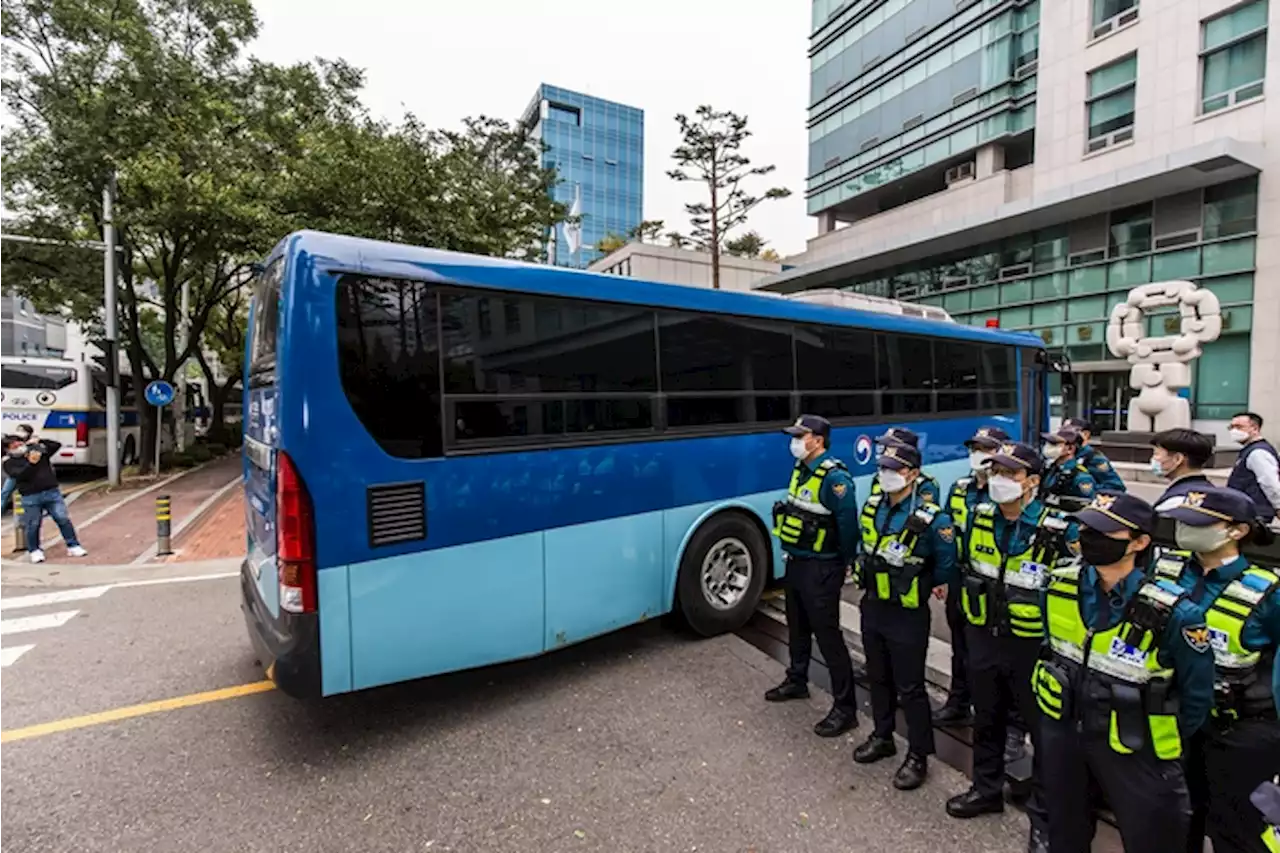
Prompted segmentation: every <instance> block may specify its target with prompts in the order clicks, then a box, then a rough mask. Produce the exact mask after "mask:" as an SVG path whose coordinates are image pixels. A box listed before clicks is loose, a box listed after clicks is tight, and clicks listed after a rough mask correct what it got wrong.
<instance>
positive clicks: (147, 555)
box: [129, 473, 244, 566]
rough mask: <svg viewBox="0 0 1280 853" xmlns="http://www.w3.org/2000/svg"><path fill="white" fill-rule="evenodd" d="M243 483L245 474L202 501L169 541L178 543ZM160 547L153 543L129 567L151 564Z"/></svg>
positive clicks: (175, 552) (177, 527)
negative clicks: (189, 529)
mask: <svg viewBox="0 0 1280 853" xmlns="http://www.w3.org/2000/svg"><path fill="white" fill-rule="evenodd" d="M243 482H244V474H243V473H240V474H237V475H236V476H235V478H234V479H233V480H231V482H229V483H227V484H226V485H225V486H220V487H219V488H218V490H217V491H216V492H214V493H213V494H211V495H209V497H207V498H205V499H204V500H203V501H201V502H200V505H199V506H197V507H196V508H195V509H193V510H192V511H191V512H189V513H187V516H186V518H183V519H182V520H181V521H179V522H178V523H177V525H176V526H175V527H174V528H173V530H172V531H170V533H169V541H170V542H177V541H178V538H179V537H180V536H182V534H183V533H184V532H186V530H187V528H188V527H192V526H193V525H195V524H196V523H197V522H199V521H201V520H203V519H204V518H205V517H206V516H208V515H211V514H212V513H213V511H214V510H216V509H217V508H218V507H219V506H221V505H222V502H223V500H225V499H226V495H227V493H228V492H230V491H231V489H232V488H234V487H235V486H238V485H240V484H241V483H243ZM159 547H160V546H159V544H158V543H155V542H153V543H151V544H150V545H148V546H147V549H146V550H145V551H143V552H142V553H141V554H139V555H138V556H137V557H135V558H134V559H133V562H131V563H130V564H129V565H131V566H144V565H147V564H148V563H150V562H151V561H152V560H154V559H155V558H156V551H157V549H159ZM177 553H179V552H178V550H177V549H175V550H174V554H177ZM171 556H172V555H171ZM162 565H168V563H164V564H162Z"/></svg>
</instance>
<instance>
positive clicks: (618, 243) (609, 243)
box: [596, 233, 627, 255]
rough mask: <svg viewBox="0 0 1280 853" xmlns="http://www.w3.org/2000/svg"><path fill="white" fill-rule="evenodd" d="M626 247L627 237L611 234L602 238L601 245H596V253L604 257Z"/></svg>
mask: <svg viewBox="0 0 1280 853" xmlns="http://www.w3.org/2000/svg"><path fill="white" fill-rule="evenodd" d="M625 245H627V238H626V237H623V236H621V235H619V234H613V233H609V234H606V235H604V237H602V238H600V242H599V243H596V251H597V252H599V253H600V254H602V255H611V254H613V253H614V252H616V251H618V250H619V249H621V248H622V247H623V246H625Z"/></svg>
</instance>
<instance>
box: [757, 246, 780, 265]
mask: <svg viewBox="0 0 1280 853" xmlns="http://www.w3.org/2000/svg"><path fill="white" fill-rule="evenodd" d="M760 260H762V261H772V262H773V263H775V264H777V263H781V262H782V255H779V254H778V251H777V250H776V249H765V250H764V251H763V252H761V253H760Z"/></svg>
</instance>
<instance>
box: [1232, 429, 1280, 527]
mask: <svg viewBox="0 0 1280 853" xmlns="http://www.w3.org/2000/svg"><path fill="white" fill-rule="evenodd" d="M1228 434H1229V435H1230V436H1231V440H1232V441H1235V442H1239V443H1240V444H1242V445H1244V446H1243V447H1242V448H1241V449H1240V455H1239V456H1237V457H1236V464H1235V466H1234V467H1233V468H1232V469H1231V476H1230V477H1228V478H1227V486H1228V487H1229V488H1232V489H1235V490H1237V491H1240V492H1244V493H1245V494H1246V495H1248V496H1249V498H1250V499H1251V500H1252V501H1253V504H1254V506H1256V507H1257V508H1258V518H1261V519H1262V520H1263V521H1264V522H1266V523H1267V524H1270V523H1271V522H1273V521H1275V518H1276V513H1277V511H1278V510H1280V455H1277V454H1276V449H1275V448H1274V447H1272V446H1271V442H1269V441H1267V440H1266V439H1265V438H1263V437H1262V416H1261V415H1257V414H1254V413H1253V412H1240V413H1238V414H1236V415H1233V416H1232V418H1231V427H1230V429H1229V431H1228Z"/></svg>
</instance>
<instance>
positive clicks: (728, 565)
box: [676, 512, 770, 637]
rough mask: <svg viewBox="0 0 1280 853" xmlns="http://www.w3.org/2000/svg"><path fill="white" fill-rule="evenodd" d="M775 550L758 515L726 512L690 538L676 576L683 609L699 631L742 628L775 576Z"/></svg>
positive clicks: (710, 634)
mask: <svg viewBox="0 0 1280 853" xmlns="http://www.w3.org/2000/svg"><path fill="white" fill-rule="evenodd" d="M769 556H770V555H769V548H768V543H767V542H766V540H765V538H764V534H762V533H761V532H760V528H759V526H758V525H757V524H756V523H755V522H754V520H753V519H751V518H749V517H748V516H746V515H744V514H743V513H738V512H724V513H720V514H719V515H716V516H713V517H712V518H711V519H709V520H708V521H706V522H705V523H703V525H702V526H701V527H699V528H698V530H697V532H696V533H694V534H693V538H692V539H690V540H689V546H688V547H687V548H686V549H685V552H684V556H683V557H681V559H680V574H679V576H678V577H677V578H676V603H677V609H678V611H679V613H680V615H681V616H683V617H684V621H685V622H686V623H687V624H688V626H689V627H690V628H691V629H693V631H694V632H695V633H697V634H700V635H702V636H704V637H713V636H715V635H717V634H724V633H727V632H729V631H736V630H738V629H739V628H741V627H742V626H743V625H745V624H746V623H747V620H748V619H750V618H751V614H752V613H754V612H755V609H756V606H757V605H758V604H759V603H760V594H761V593H762V592H763V591H764V584H765V579H766V577H767V575H768V574H769Z"/></svg>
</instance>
